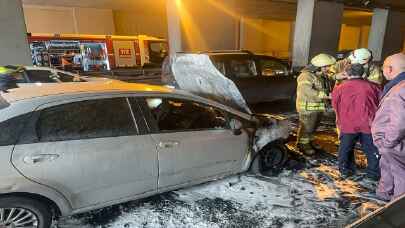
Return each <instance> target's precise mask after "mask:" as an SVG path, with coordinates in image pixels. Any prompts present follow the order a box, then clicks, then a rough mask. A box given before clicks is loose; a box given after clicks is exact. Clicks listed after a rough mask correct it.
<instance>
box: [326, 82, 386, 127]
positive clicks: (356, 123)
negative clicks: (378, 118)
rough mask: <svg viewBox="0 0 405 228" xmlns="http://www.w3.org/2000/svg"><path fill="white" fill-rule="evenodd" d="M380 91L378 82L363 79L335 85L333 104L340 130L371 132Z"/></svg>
mask: <svg viewBox="0 0 405 228" xmlns="http://www.w3.org/2000/svg"><path fill="white" fill-rule="evenodd" d="M380 92H381V89H380V87H379V86H378V85H377V84H374V83H372V82H369V81H367V80H363V79H349V80H345V81H343V82H342V83H341V84H339V85H337V86H335V88H334V90H333V92H332V106H333V109H335V112H336V124H337V125H338V127H339V130H340V131H341V132H342V133H347V134H354V133H365V134H370V133H371V124H372V121H373V119H374V116H375V113H376V111H377V108H378V102H379V95H380Z"/></svg>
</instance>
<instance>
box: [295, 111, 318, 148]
mask: <svg viewBox="0 0 405 228" xmlns="http://www.w3.org/2000/svg"><path fill="white" fill-rule="evenodd" d="M321 117H322V112H305V113H299V127H298V132H297V145H299V144H303V145H305V144H310V143H311V142H312V141H313V140H314V134H315V132H316V129H317V128H318V126H319V124H320V122H321Z"/></svg>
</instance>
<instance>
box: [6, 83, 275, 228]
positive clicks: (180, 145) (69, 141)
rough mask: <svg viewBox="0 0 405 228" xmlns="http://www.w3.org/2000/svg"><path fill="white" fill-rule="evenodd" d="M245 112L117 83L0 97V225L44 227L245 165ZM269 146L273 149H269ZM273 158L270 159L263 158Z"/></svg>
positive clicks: (249, 129) (249, 137)
mask: <svg viewBox="0 0 405 228" xmlns="http://www.w3.org/2000/svg"><path fill="white" fill-rule="evenodd" d="M259 122H260V121H258V120H257V118H255V117H253V116H252V115H249V114H246V113H243V112H241V111H236V110H235V109H232V108H230V107H228V106H226V105H223V104H220V103H217V102H215V101H212V100H208V99H205V98H203V97H199V96H196V95H192V94H190V93H187V92H184V91H177V90H173V89H170V88H166V87H160V86H151V85H145V84H130V83H122V82H106V83H91V82H84V83H78V84H77V83H64V84H48V85H43V86H42V87H41V90H38V88H36V87H24V88H19V89H14V90H10V91H9V92H8V93H1V96H0V129H1V131H0V163H1V164H0V227H41V228H44V227H50V226H51V223H52V221H54V219H55V218H58V217H60V216H68V215H72V214H76V213H81V212H86V211H89V210H93V209H97V208H102V207H105V206H109V205H113V204H118V203H122V202H125V201H130V200H134V199H139V198H143V197H147V196H151V195H154V194H158V193H161V192H166V191H170V190H173V189H178V188H182V187H186V186H191V185H195V184H199V183H203V182H207V181H210V180H214V179H218V178H222V177H224V176H228V175H232V174H237V173H241V172H244V171H247V170H248V169H249V168H250V167H251V164H252V161H253V160H255V159H254V158H256V157H258V158H260V159H258V161H259V165H260V167H261V168H263V169H264V168H269V167H270V165H271V164H270V163H266V162H268V161H269V155H271V150H272V149H271V148H270V147H264V149H261V150H260V151H259V153H257V154H259V155H260V156H256V155H255V154H256V153H255V152H254V150H253V142H254V137H255V129H257V126H258V123H259ZM272 148H273V147H272ZM270 160H271V159H270Z"/></svg>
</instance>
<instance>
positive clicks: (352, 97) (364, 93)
mask: <svg viewBox="0 0 405 228" xmlns="http://www.w3.org/2000/svg"><path fill="white" fill-rule="evenodd" d="M346 74H347V76H348V80H346V81H344V82H343V83H342V84H340V85H338V86H336V87H335V89H334V90H333V92H332V106H333V108H334V109H335V111H336V119H337V120H336V123H337V126H338V128H339V130H340V146H339V155H338V160H339V171H340V173H341V176H342V177H343V178H346V177H348V176H350V175H352V174H354V173H355V166H356V164H355V157H354V151H353V150H354V146H355V144H356V142H357V141H358V140H360V143H361V145H362V149H363V152H364V153H365V154H366V156H367V163H368V165H367V170H366V171H367V176H368V177H369V178H372V179H375V180H378V179H379V177H380V172H379V166H378V162H379V154H378V150H377V148H376V147H375V146H374V144H373V138H372V136H371V123H372V121H373V119H374V116H375V113H376V111H377V108H378V102H379V94H380V87H379V86H378V85H377V84H374V83H372V82H369V81H367V80H364V79H363V78H362V75H363V74H364V68H363V66H362V65H360V64H353V65H350V66H349V67H348V68H347V70H346Z"/></svg>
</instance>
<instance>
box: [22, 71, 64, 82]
mask: <svg viewBox="0 0 405 228" xmlns="http://www.w3.org/2000/svg"><path fill="white" fill-rule="evenodd" d="M27 75H28V78H29V79H30V81H31V82H40V83H52V82H58V80H57V77H56V76H55V75H53V73H52V72H51V71H48V70H28V71H27Z"/></svg>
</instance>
